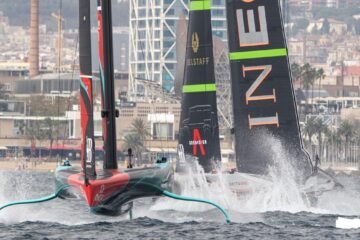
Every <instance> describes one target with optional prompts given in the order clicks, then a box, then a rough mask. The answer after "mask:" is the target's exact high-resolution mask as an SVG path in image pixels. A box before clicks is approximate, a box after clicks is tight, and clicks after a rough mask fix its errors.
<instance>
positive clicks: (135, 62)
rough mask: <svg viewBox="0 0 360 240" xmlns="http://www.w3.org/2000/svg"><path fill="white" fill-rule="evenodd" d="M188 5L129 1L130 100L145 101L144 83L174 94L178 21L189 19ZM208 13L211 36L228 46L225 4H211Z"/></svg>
mask: <svg viewBox="0 0 360 240" xmlns="http://www.w3.org/2000/svg"><path fill="white" fill-rule="evenodd" d="M188 4H189V1H188V0H132V1H130V3H129V5H130V6H129V7H130V20H129V28H130V30H129V92H128V97H129V99H131V100H136V101H141V100H147V96H146V95H147V93H146V90H145V89H146V88H145V87H144V86H143V84H142V83H141V82H143V81H152V82H155V83H157V84H159V85H160V86H162V88H163V89H164V91H167V92H173V90H174V84H175V83H174V82H175V77H176V66H177V64H176V63H177V56H176V34H177V27H178V21H179V18H180V17H181V16H182V15H185V16H187V15H188ZM211 9H212V11H211V14H212V29H213V30H212V31H213V35H214V36H217V37H219V38H220V39H222V40H223V41H224V42H227V27H226V11H225V1H224V0H213V1H212V5H211ZM185 30H186V29H185Z"/></svg>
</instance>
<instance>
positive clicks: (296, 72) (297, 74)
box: [290, 63, 302, 88]
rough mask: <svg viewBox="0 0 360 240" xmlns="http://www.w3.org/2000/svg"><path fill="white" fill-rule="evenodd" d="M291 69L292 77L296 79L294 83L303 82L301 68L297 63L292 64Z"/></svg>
mask: <svg viewBox="0 0 360 240" xmlns="http://www.w3.org/2000/svg"><path fill="white" fill-rule="evenodd" d="M290 69H291V73H292V77H293V78H294V81H299V80H301V76H302V68H301V66H300V65H299V64H297V63H292V64H291V66H290ZM300 88H301V81H300Z"/></svg>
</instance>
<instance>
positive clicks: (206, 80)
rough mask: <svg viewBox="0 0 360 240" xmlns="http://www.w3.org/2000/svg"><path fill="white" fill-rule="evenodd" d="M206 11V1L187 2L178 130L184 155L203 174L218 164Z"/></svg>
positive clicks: (210, 51)
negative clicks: (194, 161) (194, 160)
mask: <svg viewBox="0 0 360 240" xmlns="http://www.w3.org/2000/svg"><path fill="white" fill-rule="evenodd" d="M210 9H211V1H210V0H192V1H190V5H189V10H190V12H189V25H188V34H187V44H186V54H185V71H184V79H183V87H182V94H183V98H182V105H181V118H180V128H179V129H180V130H179V144H182V145H183V146H184V153H185V154H188V155H193V156H196V157H198V159H199V163H200V164H201V165H202V167H203V168H204V170H205V171H206V172H209V171H211V170H212V169H213V167H214V166H213V163H214V161H221V155H220V141H219V125H218V118H217V108H216V84H215V73H214V57H213V43H212V31H211V12H210Z"/></svg>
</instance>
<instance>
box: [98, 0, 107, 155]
mask: <svg viewBox="0 0 360 240" xmlns="http://www.w3.org/2000/svg"><path fill="white" fill-rule="evenodd" d="M101 12H102V11H101V0H97V19H98V51H99V73H100V89H101V93H100V96H101V109H102V110H104V109H105V105H104V104H105V99H104V98H105V88H104V84H105V83H104V82H105V80H104V68H103V66H104V51H103V31H102V13H101ZM101 125H102V133H103V134H102V135H103V136H102V137H103V150H104V151H105V145H106V139H107V134H106V133H107V132H106V118H104V117H102V124H101Z"/></svg>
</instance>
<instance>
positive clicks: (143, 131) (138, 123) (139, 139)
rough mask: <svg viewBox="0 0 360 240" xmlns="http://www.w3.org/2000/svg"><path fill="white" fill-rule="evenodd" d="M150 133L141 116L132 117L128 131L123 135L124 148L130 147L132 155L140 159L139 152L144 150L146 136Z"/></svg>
mask: <svg viewBox="0 0 360 240" xmlns="http://www.w3.org/2000/svg"><path fill="white" fill-rule="evenodd" d="M150 135H151V134H150V132H149V128H148V127H147V126H146V123H145V121H144V120H143V119H141V118H136V119H134V121H133V122H132V123H131V129H130V133H129V134H127V135H126V136H125V137H124V142H125V148H131V149H132V151H133V153H134V156H135V157H136V158H137V159H138V160H141V153H143V152H145V151H146V147H145V141H146V138H147V137H148V136H150Z"/></svg>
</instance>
